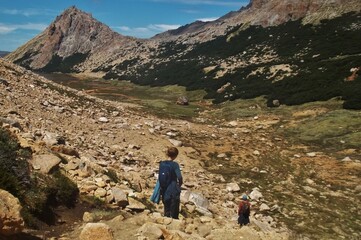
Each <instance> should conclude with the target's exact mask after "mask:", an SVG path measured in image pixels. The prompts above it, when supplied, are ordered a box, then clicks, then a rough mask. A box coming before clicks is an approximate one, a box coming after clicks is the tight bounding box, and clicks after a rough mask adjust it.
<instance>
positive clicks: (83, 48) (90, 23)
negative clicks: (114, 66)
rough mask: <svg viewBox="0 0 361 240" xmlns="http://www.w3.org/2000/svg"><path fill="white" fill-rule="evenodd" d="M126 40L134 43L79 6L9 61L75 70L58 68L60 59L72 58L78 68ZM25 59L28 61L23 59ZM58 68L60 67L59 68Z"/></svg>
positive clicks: (32, 65)
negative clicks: (94, 56) (88, 59)
mask: <svg viewBox="0 0 361 240" xmlns="http://www.w3.org/2000/svg"><path fill="white" fill-rule="evenodd" d="M123 40H125V41H129V42H134V40H133V39H131V38H128V37H123V36H122V35H120V34H118V33H116V32H114V31H112V30H111V29H110V28H109V27H108V26H106V25H104V24H102V23H101V22H99V21H97V20H96V19H94V18H93V17H92V15H91V14H88V13H85V12H83V11H80V10H79V9H77V8H76V7H70V8H68V9H66V10H65V11H64V12H63V13H62V14H61V15H60V16H58V17H57V18H56V19H55V21H54V22H52V23H51V24H50V26H49V27H48V28H46V29H45V30H44V31H43V32H42V33H41V34H40V35H38V36H37V37H35V38H34V39H32V40H30V41H29V42H28V43H26V44H25V45H24V46H22V47H21V48H19V49H18V50H17V51H15V52H13V53H12V54H10V55H8V56H7V58H8V59H9V60H11V61H13V62H16V63H19V64H20V65H23V66H25V67H28V68H31V69H38V70H45V71H57V70H60V71H72V69H67V68H64V67H63V68H61V69H57V68H56V66H53V65H59V64H60V62H61V61H60V60H64V59H71V60H70V61H71V62H72V64H74V65H76V64H78V63H80V62H83V61H85V59H86V58H87V57H88V56H89V55H90V56H91V55H93V54H95V55H97V53H105V52H108V53H109V51H111V50H110V49H111V48H117V45H118V44H122V42H123ZM24 57H25V59H24ZM58 68H59V67H58Z"/></svg>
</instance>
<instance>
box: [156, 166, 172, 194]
mask: <svg viewBox="0 0 361 240" xmlns="http://www.w3.org/2000/svg"><path fill="white" fill-rule="evenodd" d="M171 163H172V162H168V161H163V162H160V165H159V176H158V180H159V185H160V188H161V189H163V190H166V189H167V187H168V186H169V184H170V183H171V182H172V180H173V175H174V174H173V172H174V170H173V168H172V164H171Z"/></svg>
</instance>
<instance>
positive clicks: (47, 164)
mask: <svg viewBox="0 0 361 240" xmlns="http://www.w3.org/2000/svg"><path fill="white" fill-rule="evenodd" d="M60 163H61V159H60V158H59V157H57V156H55V155H54V154H44V155H34V156H33V159H32V160H31V161H30V164H31V165H32V166H33V168H34V169H35V170H39V171H40V172H42V173H44V174H48V173H49V172H50V171H51V170H52V169H54V168H56V167H58V166H59V164H60Z"/></svg>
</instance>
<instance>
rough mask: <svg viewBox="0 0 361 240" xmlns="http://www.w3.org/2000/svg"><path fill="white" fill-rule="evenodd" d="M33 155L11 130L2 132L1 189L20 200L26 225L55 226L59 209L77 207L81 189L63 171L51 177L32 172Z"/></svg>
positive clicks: (0, 141) (0, 155)
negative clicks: (55, 209)
mask: <svg viewBox="0 0 361 240" xmlns="http://www.w3.org/2000/svg"><path fill="white" fill-rule="evenodd" d="M31 155H32V153H31V151H30V150H29V149H24V148H22V147H21V146H20V145H19V143H18V142H17V141H16V139H15V138H14V137H12V136H11V134H10V133H9V132H8V131H7V130H4V129H2V128H0V188H1V189H4V190H6V191H8V192H10V193H11V194H13V195H14V196H15V197H17V198H18V199H19V200H20V202H21V204H22V206H23V211H22V216H23V218H24V220H25V222H26V223H27V225H28V226H30V227H35V228H36V227H38V226H39V224H41V223H40V221H43V222H46V223H47V224H55V222H56V215H55V213H54V211H53V210H54V208H55V207H57V206H60V205H64V206H67V207H69V208H70V207H73V206H74V205H75V202H76V200H77V196H78V188H77V186H76V184H75V183H73V182H72V181H70V180H69V179H68V178H67V177H65V176H64V175H63V174H62V173H61V172H60V171H59V170H55V171H54V172H53V173H51V174H50V175H42V174H40V173H35V172H31V171H30V166H29V164H28V161H27V160H29V159H30V158H31ZM39 220H40V221H39Z"/></svg>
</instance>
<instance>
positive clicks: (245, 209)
mask: <svg viewBox="0 0 361 240" xmlns="http://www.w3.org/2000/svg"><path fill="white" fill-rule="evenodd" d="M250 212H251V210H250V208H249V204H248V203H247V202H243V204H242V209H241V214H243V215H246V216H249V214H250Z"/></svg>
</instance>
